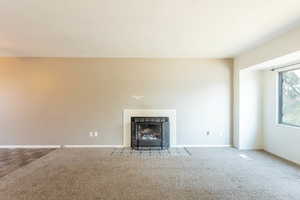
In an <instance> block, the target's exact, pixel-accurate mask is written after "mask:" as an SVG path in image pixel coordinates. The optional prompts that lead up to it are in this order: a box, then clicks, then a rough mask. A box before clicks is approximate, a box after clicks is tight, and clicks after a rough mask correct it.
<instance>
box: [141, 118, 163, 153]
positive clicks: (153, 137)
mask: <svg viewBox="0 0 300 200" xmlns="http://www.w3.org/2000/svg"><path fill="white" fill-rule="evenodd" d="M136 131H137V133H136V134H137V146H138V148H140V147H159V148H160V147H162V131H163V130H162V124H161V123H155V122H152V123H151V122H147V123H138V126H137V130H136Z"/></svg>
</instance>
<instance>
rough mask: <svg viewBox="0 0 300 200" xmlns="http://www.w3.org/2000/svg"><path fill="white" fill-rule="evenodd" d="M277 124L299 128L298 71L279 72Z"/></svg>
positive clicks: (299, 73)
mask: <svg viewBox="0 0 300 200" xmlns="http://www.w3.org/2000/svg"><path fill="white" fill-rule="evenodd" d="M279 123H281V124H287V125H292V126H299V127H300V69H296V70H289V71H283V72H279Z"/></svg>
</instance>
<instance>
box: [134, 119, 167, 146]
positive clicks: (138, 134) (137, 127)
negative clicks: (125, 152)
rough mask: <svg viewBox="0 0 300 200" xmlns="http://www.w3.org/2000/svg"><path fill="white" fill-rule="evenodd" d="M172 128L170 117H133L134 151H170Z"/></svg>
mask: <svg viewBox="0 0 300 200" xmlns="http://www.w3.org/2000/svg"><path fill="white" fill-rule="evenodd" d="M169 146H170V127H169V118H168V117H131V147H132V148H133V149H137V150H140V149H168V148H169Z"/></svg>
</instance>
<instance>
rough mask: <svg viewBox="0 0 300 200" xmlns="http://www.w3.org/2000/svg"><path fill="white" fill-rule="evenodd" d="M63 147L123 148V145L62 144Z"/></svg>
mask: <svg viewBox="0 0 300 200" xmlns="http://www.w3.org/2000/svg"><path fill="white" fill-rule="evenodd" d="M62 147H63V148H123V147H124V146H123V145H62Z"/></svg>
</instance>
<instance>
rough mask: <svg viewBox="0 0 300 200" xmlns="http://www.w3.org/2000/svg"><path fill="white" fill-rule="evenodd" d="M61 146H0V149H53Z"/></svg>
mask: <svg viewBox="0 0 300 200" xmlns="http://www.w3.org/2000/svg"><path fill="white" fill-rule="evenodd" d="M60 147H61V145H0V149H53V148H55V149H56V148H60Z"/></svg>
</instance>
